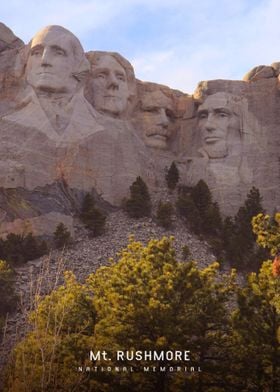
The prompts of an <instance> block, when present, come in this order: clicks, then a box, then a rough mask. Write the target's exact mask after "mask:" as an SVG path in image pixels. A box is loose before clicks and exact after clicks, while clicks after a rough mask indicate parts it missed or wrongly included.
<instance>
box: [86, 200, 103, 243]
mask: <svg viewBox="0 0 280 392" xmlns="http://www.w3.org/2000/svg"><path fill="white" fill-rule="evenodd" d="M80 218H81V221H82V222H83V223H84V225H85V226H86V228H87V229H88V230H90V232H91V234H92V235H93V236H94V237H96V236H98V235H101V234H103V233H104V230H105V223H106V215H105V214H103V212H102V211H100V210H99V209H98V208H96V207H95V201H94V198H93V196H92V195H91V194H90V193H87V194H86V195H85V197H84V200H83V204H82V211H81V215H80Z"/></svg>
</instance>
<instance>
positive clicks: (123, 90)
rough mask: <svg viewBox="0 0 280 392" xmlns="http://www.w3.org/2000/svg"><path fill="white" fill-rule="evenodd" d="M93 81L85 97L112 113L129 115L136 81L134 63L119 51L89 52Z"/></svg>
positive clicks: (101, 110) (113, 115) (94, 105)
mask: <svg viewBox="0 0 280 392" xmlns="http://www.w3.org/2000/svg"><path fill="white" fill-rule="evenodd" d="M87 56H88V59H89V61H90V64H91V77H90V83H89V85H88V87H87V91H86V97H87V99H88V100H89V101H90V103H91V104H92V105H93V107H94V108H95V109H96V110H97V111H99V112H101V113H103V114H105V115H108V116H111V117H127V114H128V112H129V109H130V106H131V105H132V101H133V98H134V97H135V91H136V81H135V75H134V70H133V67H132V66H131V64H130V63H129V62H128V61H127V60H126V59H125V58H123V57H122V56H121V55H119V54H118V53H112V52H100V51H97V52H89V53H88V54H87Z"/></svg>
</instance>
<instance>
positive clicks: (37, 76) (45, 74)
mask: <svg viewBox="0 0 280 392" xmlns="http://www.w3.org/2000/svg"><path fill="white" fill-rule="evenodd" d="M72 39H73V38H72V37H71V35H70V34H69V33H67V31H66V32H63V31H56V29H55V28H53V29H50V28H46V29H44V30H42V31H41V32H39V33H38V34H36V35H35V37H34V38H33V40H32V42H31V49H30V54H29V58H28V61H27V81H28V83H29V84H30V85H31V86H32V87H33V88H34V89H35V90H42V91H48V92H57V93H65V92H72V91H74V90H75V87H76V85H77V80H76V79H75V78H74V77H73V72H74V70H75V66H76V64H77V60H76V59H75V57H74V52H73V42H72Z"/></svg>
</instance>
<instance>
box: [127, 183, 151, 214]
mask: <svg viewBox="0 0 280 392" xmlns="http://www.w3.org/2000/svg"><path fill="white" fill-rule="evenodd" d="M129 189H130V198H129V199H127V200H126V201H125V203H124V209H125V211H126V212H127V214H128V215H129V216H130V217H131V218H142V217H144V216H150V214H151V198H150V194H149V190H148V187H147V185H146V184H145V182H144V181H143V180H142V178H141V177H137V178H136V180H135V181H134V182H133V184H132V185H131V186H130V188H129Z"/></svg>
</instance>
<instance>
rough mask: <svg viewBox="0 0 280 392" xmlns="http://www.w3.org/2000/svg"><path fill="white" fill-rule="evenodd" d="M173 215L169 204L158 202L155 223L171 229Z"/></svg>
mask: <svg viewBox="0 0 280 392" xmlns="http://www.w3.org/2000/svg"><path fill="white" fill-rule="evenodd" d="M173 213H174V209H173V206H172V204H171V203H170V202H167V203H162V202H161V201H160V202H159V205H158V209H157V215H156V218H157V221H158V224H159V225H160V226H162V227H164V228H166V229H168V228H169V227H171V225H172V219H171V218H172V215H173Z"/></svg>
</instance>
